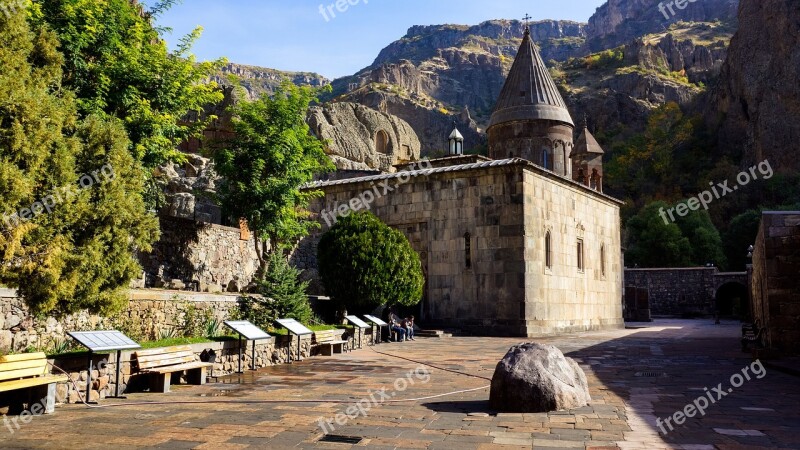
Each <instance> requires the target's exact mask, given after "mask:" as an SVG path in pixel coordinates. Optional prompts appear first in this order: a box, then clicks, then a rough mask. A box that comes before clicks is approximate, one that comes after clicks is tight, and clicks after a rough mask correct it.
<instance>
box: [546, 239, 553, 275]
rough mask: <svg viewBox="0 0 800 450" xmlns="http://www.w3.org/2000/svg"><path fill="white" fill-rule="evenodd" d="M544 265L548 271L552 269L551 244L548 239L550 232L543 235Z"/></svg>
mask: <svg viewBox="0 0 800 450" xmlns="http://www.w3.org/2000/svg"><path fill="white" fill-rule="evenodd" d="M544 264H545V267H547V268H548V269H552V268H553V243H552V241H551V239H550V231H549V230H548V231H547V233H546V234H545V235H544Z"/></svg>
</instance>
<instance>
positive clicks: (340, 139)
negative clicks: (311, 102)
mask: <svg viewBox="0 0 800 450" xmlns="http://www.w3.org/2000/svg"><path fill="white" fill-rule="evenodd" d="M307 121H308V124H309V126H310V127H311V131H312V132H313V133H314V134H315V135H316V136H317V137H318V138H320V139H322V140H325V141H327V146H326V151H327V153H328V154H329V155H330V156H331V159H332V160H333V162H334V164H336V167H337V168H338V169H342V170H381V171H384V172H388V171H392V170H393V167H392V166H393V165H395V164H399V163H402V162H405V161H413V160H416V159H419V157H420V142H419V138H418V137H417V134H416V133H415V132H414V129H413V128H412V127H411V126H410V125H409V124H408V123H407V122H406V121H404V120H402V119H400V118H398V117H394V116H392V115H390V114H385V113H381V112H378V111H376V110H374V109H371V108H368V107H366V106H364V105H359V104H355V103H347V102H341V103H329V104H326V105H324V106H319V107H313V108H311V109H310V110H309V112H308V119H307Z"/></svg>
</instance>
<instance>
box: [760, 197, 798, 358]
mask: <svg viewBox="0 0 800 450" xmlns="http://www.w3.org/2000/svg"><path fill="white" fill-rule="evenodd" d="M754 247H755V251H754V252H753V274H752V285H751V302H752V303H751V312H752V314H753V318H754V319H755V320H757V321H758V322H759V324H760V325H761V326H765V327H767V335H766V343H767V345H768V346H770V347H773V348H776V349H778V350H781V351H782V352H785V353H787V354H800V212H765V213H764V215H763V217H762V220H761V227H760V228H759V231H758V238H757V240H756V244H755V246H754Z"/></svg>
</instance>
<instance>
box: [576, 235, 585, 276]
mask: <svg viewBox="0 0 800 450" xmlns="http://www.w3.org/2000/svg"><path fill="white" fill-rule="evenodd" d="M577 250H578V272H583V271H584V264H585V263H584V261H583V239H578V248H577Z"/></svg>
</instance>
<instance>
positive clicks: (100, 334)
mask: <svg viewBox="0 0 800 450" xmlns="http://www.w3.org/2000/svg"><path fill="white" fill-rule="evenodd" d="M67 334H68V335H69V336H70V337H72V338H73V339H75V340H76V341H78V342H79V343H80V344H81V345H83V346H84V347H86V348H88V349H89V350H91V351H92V352H94V353H97V352H104V351H110V350H133V349H136V348H141V347H142V346H141V345H139V344H137V343H136V342H134V341H133V340H131V338H129V337H128V336H125V335H124V334H122V333H121V332H119V331H114V330H112V331H70V332H69V333H67Z"/></svg>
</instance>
